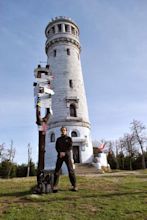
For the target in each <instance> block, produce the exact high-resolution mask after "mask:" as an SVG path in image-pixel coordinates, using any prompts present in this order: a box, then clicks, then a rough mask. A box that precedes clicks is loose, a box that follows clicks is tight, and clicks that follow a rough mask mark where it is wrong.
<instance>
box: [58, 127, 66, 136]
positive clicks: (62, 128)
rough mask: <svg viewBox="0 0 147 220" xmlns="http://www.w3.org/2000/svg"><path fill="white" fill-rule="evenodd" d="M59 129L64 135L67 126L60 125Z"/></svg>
mask: <svg viewBox="0 0 147 220" xmlns="http://www.w3.org/2000/svg"><path fill="white" fill-rule="evenodd" d="M60 131H61V134H62V135H66V134H67V128H66V127H64V126H62V127H61V129H60Z"/></svg>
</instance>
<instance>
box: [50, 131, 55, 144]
mask: <svg viewBox="0 0 147 220" xmlns="http://www.w3.org/2000/svg"><path fill="white" fill-rule="evenodd" d="M50 142H55V134H54V133H51V136H50Z"/></svg>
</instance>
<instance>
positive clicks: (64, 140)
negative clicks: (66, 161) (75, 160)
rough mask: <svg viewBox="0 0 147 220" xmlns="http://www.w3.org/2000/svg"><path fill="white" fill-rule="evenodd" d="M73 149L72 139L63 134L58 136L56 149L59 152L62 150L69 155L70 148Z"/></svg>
mask: <svg viewBox="0 0 147 220" xmlns="http://www.w3.org/2000/svg"><path fill="white" fill-rule="evenodd" d="M71 149H72V139H71V137H69V136H67V135H62V136H61V137H59V138H57V141H56V151H57V152H58V154H59V153H60V152H65V153H66V154H67V155H70V150H71Z"/></svg>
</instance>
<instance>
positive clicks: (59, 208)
mask: <svg viewBox="0 0 147 220" xmlns="http://www.w3.org/2000/svg"><path fill="white" fill-rule="evenodd" d="M77 179H78V187H79V191H78V192H71V191H69V188H70V184H69V180H68V177H66V176H62V177H61V178H60V189H61V190H60V191H59V192H58V193H56V194H53V193H52V194H46V195H32V194H31V191H30V189H31V187H32V186H34V185H35V181H36V179H35V178H31V177H30V178H15V179H11V180H1V179H0V219H2V220H37V219H38V220H46V219H49V220H52V219H56V220H74V219H77V220H90V219H96V220H99V219H100V220H105V219H106V220H107V219H110V220H115V219H116V220H121V219H128V220H131V219H137V220H145V219H147V172H144V173H140V175H130V174H128V175H126V176H123V175H121V174H120V175H117V176H105V177H104V176H103V175H101V176H95V177H90V176H78V177H77Z"/></svg>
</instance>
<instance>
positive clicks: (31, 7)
mask: <svg viewBox="0 0 147 220" xmlns="http://www.w3.org/2000/svg"><path fill="white" fill-rule="evenodd" d="M146 12H147V1H146V0H103V1H102V0H91V1H90V0H74V1H71V0H62V1H60V0H53V1H52V0H29V1H26V0H0V82H1V86H0V94H1V105H0V143H5V144H6V145H7V146H9V145H10V141H11V140H12V139H13V141H14V147H15V148H16V156H15V161H16V162H18V163H22V162H24V163H25V162H27V145H28V143H30V144H31V147H32V157H33V160H34V161H35V162H37V146H38V136H37V126H36V125H35V109H34V97H33V81H34V76H33V71H34V68H35V67H36V66H37V64H38V63H39V62H40V61H46V60H47V58H46V54H45V51H44V45H45V40H46V39H45V35H44V30H45V27H46V25H47V24H48V22H49V20H50V19H51V18H54V17H55V16H60V15H61V16H68V17H71V18H72V19H73V20H74V21H75V22H76V23H77V24H78V26H79V28H80V41H81V46H82V53H81V61H82V69H83V75H84V80H85V88H86V93H87V100H88V108H89V117H90V122H91V128H92V139H93V140H95V139H97V140H100V139H102V138H105V139H107V140H109V139H117V138H119V137H120V136H123V134H124V133H126V132H129V126H130V122H131V121H132V120H133V119H136V120H140V121H142V122H143V123H144V124H145V125H146V126H147V117H146V114H147V25H146V24H147V13H146Z"/></svg>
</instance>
